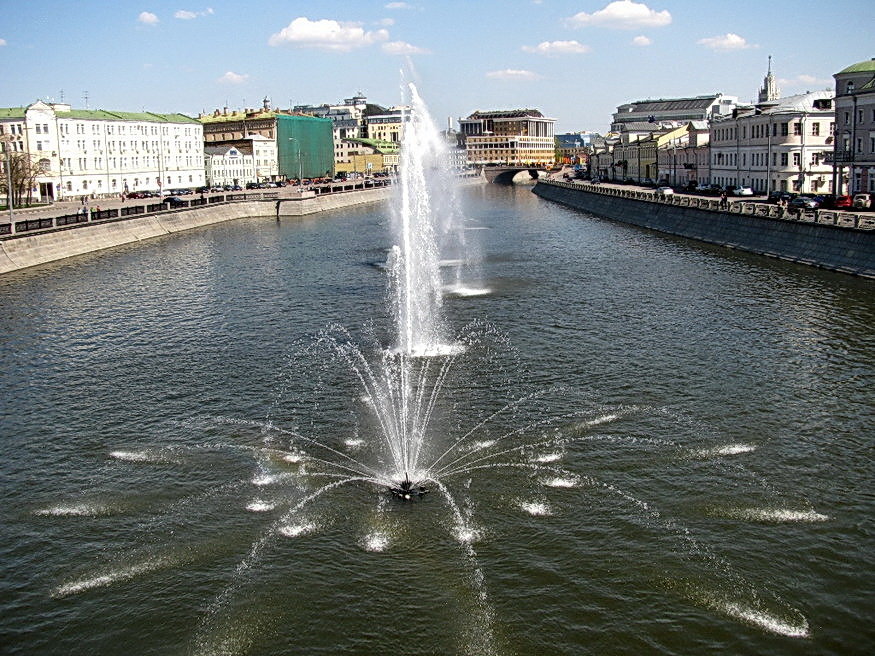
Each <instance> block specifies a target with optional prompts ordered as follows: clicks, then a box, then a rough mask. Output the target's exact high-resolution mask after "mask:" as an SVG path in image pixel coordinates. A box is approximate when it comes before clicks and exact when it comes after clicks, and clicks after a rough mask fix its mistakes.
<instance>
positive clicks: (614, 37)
mask: <svg viewBox="0 0 875 656" xmlns="http://www.w3.org/2000/svg"><path fill="white" fill-rule="evenodd" d="M0 16H2V19H0V70H2V71H3V72H4V75H3V83H2V84H0V106H4V107H11V106H20V105H26V104H28V103H30V102H33V101H34V100H36V99H38V98H41V99H54V100H60V99H61V94H62V91H63V98H64V100H65V101H66V102H69V103H71V104H72V105H73V106H74V107H77V108H83V107H85V100H84V94H85V92H86V91H87V93H88V106H89V107H90V108H91V109H96V108H100V109H115V110H126V111H141V110H143V109H146V110H148V111H157V112H183V113H187V114H190V115H196V114H197V113H198V112H199V111H201V110H207V111H212V110H213V109H215V108H217V107H222V106H223V105H225V104H226V102H227V103H228V105H229V106H230V107H232V108H240V107H243V106H248V107H254V106H258V105H260V104H261V99H262V98H263V97H264V96H265V95H267V96H269V97H270V98H271V100H272V101H273V104H274V105H275V106H280V107H288V106H289V104H290V103H292V104H304V103H324V102H337V101H339V100H341V99H343V98H345V97H349V96H351V95H353V94H355V93H357V92H359V91H361V92H363V93H364V94H365V95H367V97H368V98H369V100H370V101H371V102H375V103H378V104H381V105H392V104H396V103H398V102H400V101H401V98H402V94H401V80H402V75H401V71H402V69H404V68H405V61H406V60H408V59H409V61H410V62H412V66H413V70H414V73H413V76H414V78H415V79H416V81H417V83H418V86H419V89H420V93H421V94H422V95H423V97H424V98H425V99H426V101H427V102H428V104H429V106H430V107H431V110H432V114H433V115H434V116H435V119H436V121H437V122H438V123H439V124H440V125H441V126H443V125H446V122H447V117H459V116H466V115H468V114H469V113H471V112H472V111H474V110H477V109H484V110H487V109H511V108H519V107H534V108H537V109H540V110H541V111H542V112H543V113H544V114H546V115H547V116H551V117H554V118H556V119H558V121H559V123H558V129H559V130H560V131H563V132H565V131H573V130H596V131H599V132H604V131H605V130H606V129H607V126H608V124H609V122H610V115H611V113H612V112H613V111H614V110H615V108H616V106H617V105H619V104H621V103H624V102H628V101H631V100H638V99H644V98H658V97H674V96H687V95H700V94H706V93H711V92H717V91H722V92H723V93H726V94H730V95H737V96H739V97H740V98H741V99H742V100H745V101H747V100H751V99H752V98H754V96H755V94H756V91H757V89H758V87H759V86H760V84H761V83H762V78H763V75H764V74H765V70H766V65H767V57H768V56H769V55H772V56H773V70H774V72H775V74H776V76H777V77H778V79H779V86H780V88H781V91H782V93H783V95H789V94H791V93H798V92H801V91H805V90H809V89H810V90H814V89H822V88H826V87H829V86H831V84H832V77H831V76H832V74H833V73H835V72H837V71H839V70H841V69H842V68H844V67H845V66H848V65H850V64H853V63H855V62H858V61H862V60H864V59H869V58H871V57H875V51H873V50H875V49H873V41H872V36H871V27H872V25H873V24H875V3H873V2H871V0H833V1H831V2H824V1H812V0H795V1H793V2H789V1H784V0H733V1H732V2H727V1H714V0H699V1H696V2H693V1H688V0H644V1H643V2H638V1H637V0H619V1H615V2H610V1H609V0H594V1H590V0H406V1H405V2H392V1H388V0H380V1H377V0H334V1H327V2H326V1H323V2H296V1H291V2H282V1H280V2H276V1H273V2H263V1H261V0H246V1H243V2H241V1H239V0H238V1H237V2H226V1H225V0H203V1H202V0H195V2H194V3H193V2H192V1H191V0H172V1H165V0H116V1H98V0H75V1H71V0H64V1H62V2H60V1H55V0H44V1H31V2H27V1H26V2H13V0H0Z"/></svg>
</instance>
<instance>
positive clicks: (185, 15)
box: [173, 7, 213, 20]
mask: <svg viewBox="0 0 875 656" xmlns="http://www.w3.org/2000/svg"><path fill="white" fill-rule="evenodd" d="M212 13H213V10H212V8H210V7H207V8H206V9H205V10H204V11H188V10H186V9H180V10H179V11H177V12H176V13H175V14H173V17H174V18H179V19H180V20H192V19H193V18H197V17H198V16H209V15H210V14H212Z"/></svg>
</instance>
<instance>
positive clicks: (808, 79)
mask: <svg viewBox="0 0 875 656" xmlns="http://www.w3.org/2000/svg"><path fill="white" fill-rule="evenodd" d="M778 84H780V85H781V86H782V87H790V88H794V89H801V88H803V87H804V88H806V89H821V88H823V87H830V88H832V87H833V85H834V84H835V81H834V80H829V79H826V78H819V77H815V76H814V75H805V74H804V73H803V74H802V75H797V76H796V77H793V78H779V79H778Z"/></svg>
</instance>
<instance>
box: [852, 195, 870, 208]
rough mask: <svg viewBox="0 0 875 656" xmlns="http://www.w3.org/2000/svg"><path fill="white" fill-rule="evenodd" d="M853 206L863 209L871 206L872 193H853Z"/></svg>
mask: <svg viewBox="0 0 875 656" xmlns="http://www.w3.org/2000/svg"><path fill="white" fill-rule="evenodd" d="M853 202H854V207H855V208H857V209H858V210H865V209H868V208H870V207H872V194H854V201H853Z"/></svg>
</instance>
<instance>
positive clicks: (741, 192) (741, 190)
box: [732, 187, 754, 196]
mask: <svg viewBox="0 0 875 656" xmlns="http://www.w3.org/2000/svg"><path fill="white" fill-rule="evenodd" d="M732 195H733V196H753V195H754V193H753V189H751V188H750V187H736V188H735V189H733V190H732Z"/></svg>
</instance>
